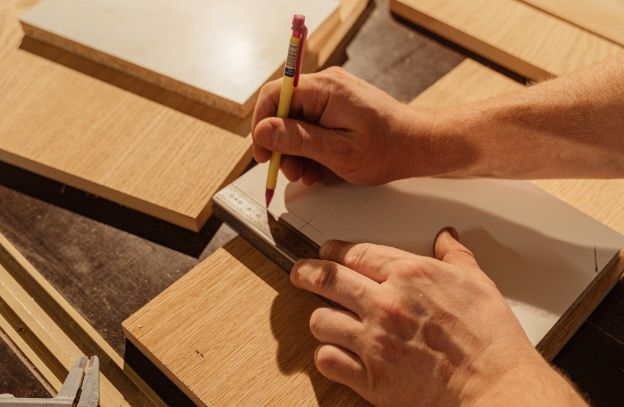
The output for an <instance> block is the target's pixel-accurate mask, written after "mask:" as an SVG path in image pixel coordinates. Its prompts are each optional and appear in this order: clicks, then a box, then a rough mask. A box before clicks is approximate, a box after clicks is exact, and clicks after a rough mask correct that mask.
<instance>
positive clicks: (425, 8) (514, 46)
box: [389, 0, 624, 81]
mask: <svg viewBox="0 0 624 407" xmlns="http://www.w3.org/2000/svg"><path fill="white" fill-rule="evenodd" d="M389 4H390V9H391V10H392V12H394V13H396V14H397V15H399V16H401V17H403V18H405V19H407V20H409V21H411V22H413V23H415V24H418V25H421V26H423V27H424V28H426V29H428V30H431V31H432V32H434V33H436V34H438V35H441V36H442V37H445V38H447V39H449V40H451V41H453V42H455V43H457V44H459V45H461V46H463V47H465V48H467V49H469V50H471V51H473V52H475V53H477V54H480V55H482V56H484V57H486V58H488V59H491V60H492V61H494V62H496V63H497V64H500V65H502V66H504V67H505V68H508V69H510V70H512V71H514V72H517V73H519V74H520V75H523V76H526V77H527V78H529V79H531V80H536V81H539V80H543V79H546V78H549V77H552V76H559V75H562V74H565V73H569V72H572V71H575V70H578V69H581V68H583V67H587V66H590V65H593V64H595V63H597V62H600V61H603V60H605V59H608V58H609V57H612V56H614V55H621V54H623V53H624V51H623V50H622V48H621V47H619V46H617V45H615V44H613V43H612V42H610V41H607V40H605V39H603V38H600V37H598V36H596V35H594V34H591V33H589V32H587V31H585V30H583V29H580V28H578V27H576V26H574V25H572V24H570V23H568V22H566V21H562V20H560V19H558V18H556V17H553V16H551V15H549V14H547V13H544V12H542V11H540V10H537V9H535V8H533V7H531V6H529V5H526V4H523V3H521V2H518V1H516V0H471V1H462V0H449V1H440V0H390V2H389Z"/></svg>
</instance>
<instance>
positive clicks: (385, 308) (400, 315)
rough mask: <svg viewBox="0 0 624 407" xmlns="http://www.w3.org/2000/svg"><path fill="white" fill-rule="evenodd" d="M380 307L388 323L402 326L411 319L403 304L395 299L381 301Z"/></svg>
mask: <svg viewBox="0 0 624 407" xmlns="http://www.w3.org/2000/svg"><path fill="white" fill-rule="evenodd" d="M378 306H379V310H380V311H381V315H382V318H383V319H384V320H385V321H387V322H390V323H398V324H400V323H402V322H403V321H406V320H408V319H409V318H408V315H407V312H406V311H405V308H404V307H403V306H402V304H401V302H400V301H399V300H397V299H396V298H394V297H391V298H390V299H385V300H383V301H381V302H380V304H379V305H378Z"/></svg>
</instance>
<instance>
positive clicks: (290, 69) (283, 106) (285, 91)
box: [266, 35, 300, 190]
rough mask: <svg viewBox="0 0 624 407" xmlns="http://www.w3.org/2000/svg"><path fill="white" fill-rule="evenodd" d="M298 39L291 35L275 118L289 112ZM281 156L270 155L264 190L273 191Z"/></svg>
mask: <svg viewBox="0 0 624 407" xmlns="http://www.w3.org/2000/svg"><path fill="white" fill-rule="evenodd" d="M299 42H300V40H299V38H298V37H295V36H294V35H292V36H291V37H290V44H289V47H288V58H287V59H286V66H285V68H284V76H283V78H282V88H281V90H280V98H279V103H278V105H277V117H282V118H286V117H288V112H289V111H290V102H291V100H292V94H293V89H294V70H295V65H296V61H297V52H298V50H299ZM281 159H282V155H281V154H280V153H277V152H273V154H271V161H270V162H269V171H268V173H267V181H266V188H267V189H268V190H274V189H275V186H276V185H277V174H278V172H279V169H280V164H281Z"/></svg>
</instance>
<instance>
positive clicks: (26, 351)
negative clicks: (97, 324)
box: [0, 234, 163, 407]
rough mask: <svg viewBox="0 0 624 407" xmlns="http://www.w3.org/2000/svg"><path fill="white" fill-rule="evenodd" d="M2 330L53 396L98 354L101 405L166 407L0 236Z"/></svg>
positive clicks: (0, 321) (0, 319)
mask: <svg viewBox="0 0 624 407" xmlns="http://www.w3.org/2000/svg"><path fill="white" fill-rule="evenodd" d="M0 329H1V331H2V332H3V335H6V336H7V337H8V339H9V340H10V341H11V342H12V344H13V345H14V346H15V348H17V350H19V352H20V353H21V354H22V355H23V357H24V358H26V359H27V360H28V362H29V364H30V365H31V366H32V367H33V368H34V369H35V370H36V371H37V373H38V376H39V378H40V379H41V380H42V381H43V382H44V383H45V384H46V386H48V387H49V388H51V389H53V390H54V392H57V391H58V390H59V389H60V387H61V385H62V383H63V381H64V380H65V377H66V376H67V373H68V370H69V369H70V368H71V367H72V366H73V364H74V362H75V360H76V359H77V358H78V357H80V356H82V355H83V354H86V355H89V356H90V355H97V356H98V357H99V359H100V375H99V377H100V378H99V382H100V405H101V406H103V407H104V406H111V407H112V406H129V405H141V406H152V405H163V402H162V401H161V400H160V399H159V398H158V397H157V396H156V395H155V394H154V393H153V391H152V390H151V389H149V388H148V387H147V386H145V385H144V384H143V383H142V382H141V381H139V380H135V381H134V383H133V381H131V380H130V379H129V378H128V377H127V375H126V374H125V373H124V371H123V366H122V362H123V361H122V359H121V357H120V356H119V355H118V354H117V353H115V351H114V350H113V349H112V348H111V347H110V345H108V344H107V343H106V342H105V341H104V339H103V338H102V337H101V336H100V335H99V334H98V333H97V332H96V331H95V330H94V329H93V327H92V326H91V325H90V324H89V323H88V322H87V321H86V320H85V319H84V318H83V317H82V316H81V315H80V314H79V313H78V312H77V311H76V310H75V309H74V308H72V307H71V305H70V304H69V303H68V302H67V301H66V300H65V299H64V298H63V297H62V296H61V295H60V294H59V293H58V291H56V290H55V289H54V288H53V287H52V286H51V285H50V284H49V283H48V282H47V281H46V280H45V279H44V278H43V277H42V276H41V274H39V272H38V271H37V270H35V268H34V267H33V266H32V265H31V264H30V263H29V262H28V261H27V260H26V259H25V258H24V257H23V256H22V255H21V254H20V253H19V252H18V251H17V250H16V249H15V247H13V245H12V244H11V243H9V242H8V241H7V240H6V239H5V237H4V236H3V235H1V234H0Z"/></svg>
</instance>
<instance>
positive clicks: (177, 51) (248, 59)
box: [21, 0, 340, 117]
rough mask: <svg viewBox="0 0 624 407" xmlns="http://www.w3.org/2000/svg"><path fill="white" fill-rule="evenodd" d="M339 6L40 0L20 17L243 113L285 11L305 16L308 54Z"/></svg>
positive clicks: (281, 33) (276, 45)
mask: <svg viewBox="0 0 624 407" xmlns="http://www.w3.org/2000/svg"><path fill="white" fill-rule="evenodd" d="M339 7H340V0H314V1H310V0H307V1H297V2H293V1H291V0H271V1H269V2H266V1H264V2H258V1H256V0H237V1H205V0H183V1H170V0H134V1H126V0H90V1H82V0H42V1H40V2H39V3H38V4H37V5H36V6H34V7H33V8H32V9H30V10H29V11H28V12H27V13H26V14H24V15H23V16H22V18H21V22H22V25H23V27H24V31H25V32H26V35H28V36H31V37H33V38H36V39H39V40H41V41H45V42H49V43H52V44H54V45H56V46H60V47H63V48H65V49H68V50H70V51H72V52H76V53H79V54H80V55H83V56H85V57H87V58H92V59H94V60H96V61H98V62H100V63H103V64H107V65H110V66H112V67H115V68H117V69H121V70H123V71H124V72H127V73H130V74H133V75H136V76H138V77H140V78H142V79H144V80H147V81H150V82H153V83H155V84H158V85H160V86H163V87H165V88H167V89H169V90H171V91H175V92H179V93H181V94H183V95H185V96H188V97H191V98H194V99H196V100H199V101H201V102H203V103H206V104H207V105H209V106H213V107H217V108H220V109H223V110H225V111H228V112H230V113H234V114H236V115H238V116H241V117H244V116H246V115H247V114H249V113H250V111H251V109H252V108H253V103H254V100H255V96H256V94H257V92H258V90H259V89H260V87H261V86H262V85H263V84H264V83H265V82H266V81H267V80H268V79H270V78H271V77H272V76H273V75H274V74H275V73H276V72H278V70H279V69H280V67H281V66H282V65H283V63H284V61H285V60H286V50H287V48H288V40H289V38H290V23H291V20H292V15H293V14H295V13H299V14H303V15H305V16H306V25H307V26H308V29H309V34H310V42H309V44H310V46H311V48H310V49H309V51H310V55H309V56H313V55H315V51H317V49H316V50H315V47H316V48H318V46H319V45H320V44H318V41H319V40H321V38H316V37H317V36H321V37H322V36H324V35H325V34H326V33H327V31H328V30H334V29H336V27H338V23H339V16H338V12H339ZM319 28H322V29H321V30H319ZM317 31H318V32H317Z"/></svg>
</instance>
